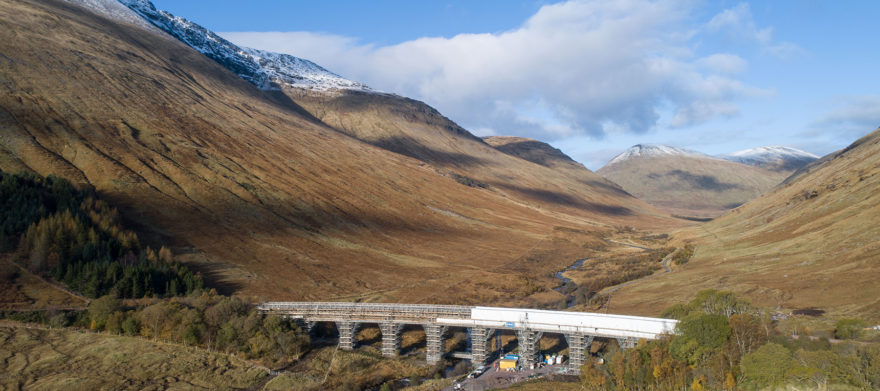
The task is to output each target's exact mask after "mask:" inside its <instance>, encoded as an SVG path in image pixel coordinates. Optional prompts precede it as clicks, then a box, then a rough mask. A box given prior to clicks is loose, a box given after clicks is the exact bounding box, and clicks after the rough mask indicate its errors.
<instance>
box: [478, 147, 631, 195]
mask: <svg viewBox="0 0 880 391" xmlns="http://www.w3.org/2000/svg"><path fill="white" fill-rule="evenodd" d="M483 141H485V142H486V143H487V144H489V145H491V146H492V147H494V148H495V149H497V150H499V151H501V152H504V153H506V154H508V155H511V156H515V157H518V158H520V159H523V160H527V161H530V162H532V163H535V164H539V165H542V166H545V167H548V168H551V169H553V170H554V171H556V172H562V173H565V174H566V175H567V176H570V177H571V178H578V180H580V181H581V183H584V184H588V185H590V186H593V187H600V188H603V189H606V190H609V191H611V192H612V193H619V194H621V195H625V196H630V195H629V193H627V192H626V191H624V190H623V189H622V188H621V187H620V186H618V185H617V184H616V183H614V182H611V181H609V180H607V179H605V178H602V177H601V176H598V175H596V174H594V173H593V172H592V171H590V169H588V168H586V167H584V165H583V164H580V163H578V162H576V161H574V159H572V158H571V157H569V156H568V155H566V154H564V153H563V152H562V151H560V150H559V149H557V148H554V147H553V146H551V145H550V144H547V143H545V142H541V141H538V140H534V139H530V138H524V137H514V136H490V137H483Z"/></svg>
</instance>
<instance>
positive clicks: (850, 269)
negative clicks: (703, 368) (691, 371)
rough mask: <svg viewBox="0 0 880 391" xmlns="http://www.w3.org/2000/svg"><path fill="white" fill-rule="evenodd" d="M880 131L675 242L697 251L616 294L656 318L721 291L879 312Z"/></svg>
mask: <svg viewBox="0 0 880 391" xmlns="http://www.w3.org/2000/svg"><path fill="white" fill-rule="evenodd" d="M878 184H880V129H878V130H876V131H874V132H872V133H870V134H868V135H867V136H865V137H862V138H861V139H859V140H857V141H856V142H854V143H853V144H851V145H850V146H848V147H847V148H844V149H842V150H840V151H838V152H835V153H832V154H829V155H827V156H825V157H822V158H821V159H819V160H815V161H813V162H812V163H810V164H808V165H807V166H805V167H802V168H801V169H800V170H798V171H797V172H796V173H795V174H793V175H791V176H790V177H789V178H788V179H786V181H785V182H784V183H782V184H780V185H779V186H777V187H775V188H773V189H771V190H770V191H768V192H767V193H765V194H764V195H763V196H761V197H759V198H757V199H755V200H752V201H751V202H749V203H747V204H745V205H743V206H741V207H739V208H737V209H735V210H733V211H730V212H729V213H726V214H725V215H723V216H721V217H719V218H717V219H715V220H714V221H711V222H709V223H706V224H702V225H700V226H697V227H695V228H693V229H688V230H685V231H683V232H680V233H679V234H678V235H677V237H678V240H682V241H685V240H687V241H691V242H692V243H694V244H696V245H697V251H696V254H695V256H694V258H692V259H691V260H690V262H688V263H687V264H686V265H684V266H683V267H681V268H679V269H677V270H675V271H674V272H673V273H668V274H664V275H662V276H658V277H657V278H654V279H651V280H645V281H644V282H637V283H634V284H631V285H629V286H627V287H625V288H622V289H620V290H619V291H617V292H616V293H615V295H616V298H617V300H620V302H623V303H626V304H625V306H626V307H627V309H628V310H630V311H633V312H636V313H655V312H656V309H657V308H664V307H666V306H667V305H671V304H673V303H679V302H683V301H686V300H687V299H688V298H689V297H693V293H694V292H695V291H697V290H700V289H718V288H721V287H723V288H724V289H729V290H732V291H735V292H736V293H737V294H740V295H743V296H745V297H747V298H748V299H749V300H750V301H751V302H752V303H754V304H756V305H759V306H764V307H775V308H781V309H782V310H783V311H785V310H791V309H798V308H819V309H821V310H823V311H827V312H828V313H829V314H830V315H831V316H833V317H851V316H854V315H856V314H859V315H860V316H862V317H863V319H870V321H871V322H872V323H871V324H877V320H878V318H877V314H880V300H878V297H880V284H877V275H878V274H880V228H878V225H877V221H880V192H878Z"/></svg>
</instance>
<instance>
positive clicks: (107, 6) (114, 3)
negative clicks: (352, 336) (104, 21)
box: [64, 0, 161, 32]
mask: <svg viewBox="0 0 880 391" xmlns="http://www.w3.org/2000/svg"><path fill="white" fill-rule="evenodd" d="M64 1H66V2H68V3H70V4H76V5H79V6H81V7H83V8H87V9H90V10H92V12H94V13H96V14H98V15H102V16H105V17H107V18H108V19H112V20H115V21H118V22H125V23H128V24H132V25H135V26H137V27H140V28H144V29H147V30H151V31H153V32H161V30H159V29H158V28H156V26H153V25H152V24H150V23H149V22H147V21H146V20H144V18H142V17H141V16H140V15H138V14H137V13H135V12H134V11H133V10H132V9H130V8H128V7H126V6H125V5H123V4H122V3H120V2H119V1H118V0H64Z"/></svg>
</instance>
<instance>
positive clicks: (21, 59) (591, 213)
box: [0, 0, 680, 302]
mask: <svg viewBox="0 0 880 391" xmlns="http://www.w3.org/2000/svg"><path fill="white" fill-rule="evenodd" d="M0 22H2V23H3V24H4V26H7V28H4V29H2V30H0V36H2V38H3V39H0V52H2V53H3V54H4V56H6V57H7V58H9V59H12V60H10V61H5V60H4V61H2V62H0V78H2V79H3V80H4V83H2V85H0V92H2V93H0V108H2V112H0V126H2V128H3V129H4V136H3V138H2V141H0V142H2V145H0V146H2V148H0V169H3V170H8V171H18V170H29V171H35V172H37V173H40V174H42V175H48V174H51V173H54V174H57V175H60V176H63V177H65V178H68V179H70V180H71V181H72V182H74V183H77V184H80V185H83V186H93V187H94V188H96V190H97V191H98V192H99V193H100V194H101V195H102V197H103V198H106V199H108V200H109V201H112V202H113V203H115V204H116V205H118V206H119V207H120V210H121V212H122V213H123V214H124V215H125V216H126V218H127V220H129V221H128V222H130V223H131V224H133V225H134V226H135V227H136V229H137V230H138V231H139V236H140V237H141V238H144V241H145V242H146V243H147V244H152V245H155V244H160V243H163V242H164V243H170V244H171V245H173V250H174V251H175V252H176V253H178V254H182V256H181V259H182V260H184V261H185V262H187V263H189V264H190V265H192V266H194V267H195V268H197V269H198V270H200V271H201V272H202V273H203V275H204V276H205V278H206V280H207V282H208V283H209V284H211V285H214V286H218V287H220V288H221V291H222V292H226V293H231V292H235V293H241V294H246V295H251V296H255V297H258V298H261V299H274V300H351V299H355V298H360V299H363V300H368V301H377V300H382V301H410V300H411V299H412V298H417V299H418V300H420V301H421V302H458V301H462V300H466V299H467V298H469V297H471V296H470V294H472V293H474V292H482V293H484V295H485V296H486V297H484V298H485V299H487V300H496V302H498V301H516V300H527V299H526V297H529V296H535V294H532V295H525V296H526V297H524V294H512V293H509V292H508V291H506V290H504V289H503V287H505V286H508V285H510V284H512V283H514V281H516V280H517V279H518V278H519V277H521V276H523V275H525V276H526V277H529V278H534V279H536V284H538V285H539V286H549V281H550V279H549V278H548V277H544V276H543V274H544V273H545V272H549V271H550V270H552V269H553V268H556V267H557V266H561V265H562V264H564V263H565V262H569V263H570V262H571V261H573V260H574V259H577V258H578V257H579V256H580V254H579V251H578V250H577V246H578V245H580V244H579V243H575V244H574V245H573V246H569V244H562V245H561V246H560V247H559V248H558V249H557V248H555V247H554V245H553V242H552V241H554V240H558V239H559V238H558V237H557V235H556V234H555V233H554V227H568V228H570V229H573V230H576V231H582V232H587V233H588V234H596V233H602V232H604V231H607V230H609V229H612V228H611V227H613V226H615V225H630V226H638V227H671V226H676V225H678V224H680V223H679V222H676V221H674V220H672V219H669V218H668V217H666V216H664V215H663V214H662V213H659V212H657V211H656V210H655V209H653V208H652V207H650V206H649V205H647V204H644V203H642V202H640V201H638V200H635V199H633V198H632V197H629V196H627V195H625V194H621V193H620V192H619V190H618V189H616V188H614V187H612V186H608V185H607V182H606V181H604V180H603V179H602V178H599V177H598V176H596V175H595V174H593V173H591V172H589V171H588V170H585V169H584V170H582V171H580V172H577V173H574V172H572V171H565V172H563V171H556V170H553V169H551V168H548V167H544V166H541V165H539V164H535V163H531V162H529V161H526V160H523V159H519V158H517V157H514V156H510V155H507V154H504V153H501V152H499V151H497V150H495V149H494V148H491V147H490V146H488V145H486V144H485V143H483V142H482V141H480V140H479V139H477V138H475V137H473V136H471V135H469V134H468V133H466V132H465V131H463V130H462V129H460V128H458V127H457V125H454V124H453V123H451V122H450V121H448V120H447V119H445V118H443V117H442V115H440V114H439V113H436V111H433V109H430V108H429V107H427V106H426V105H424V104H421V103H419V102H415V101H409V100H402V99H400V98H397V97H390V96H384V95H383V96H375V97H371V96H365V95H352V96H342V95H338V96H333V95H331V96H329V97H327V96H324V97H317V98H315V97H297V96H296V94H292V93H291V95H290V96H284V95H282V94H268V93H265V92H263V91H260V90H257V89H255V88H253V86H251V85H249V84H247V83H245V82H244V81H242V80H241V79H239V78H237V77H236V76H235V75H233V74H232V73H230V72H228V71H227V70H226V69H223V68H221V67H220V66H219V65H218V64H216V63H214V62H212V61H211V60H209V59H207V58H205V57H204V56H202V55H200V54H198V53H197V52H195V51H193V50H192V49H190V48H188V47H185V46H183V45H182V44H181V43H180V42H177V41H174V40H172V39H171V38H169V37H165V36H156V35H153V34H151V33H145V32H143V31H141V30H138V29H137V28H133V27H129V26H124V25H119V24H117V23H115V22H112V21H108V20H104V19H102V18H100V17H96V16H94V15H90V14H89V13H88V12H86V11H83V10H81V9H78V8H76V7H75V6H72V5H68V4H66V3H61V2H55V1H49V2H46V1H35V0H23V1H11V0H2V1H0ZM4 34H5V35H4ZM288 93H290V91H288ZM291 96H293V97H294V99H292V98H291ZM313 98H314V99H315V100H314V101H311V100H309V99H313ZM321 105H323V106H325V107H324V109H323V110H324V111H323V112H324V113H326V114H325V115H324V116H323V117H322V118H324V119H325V122H326V123H322V122H320V121H318V120H316V118H315V117H313V116H312V115H315V116H317V115H318V114H320V113H319V110H317V109H316V107H317V108H320V107H319V106H321ZM303 107H306V108H307V109H309V110H311V111H309V110H306V109H304V108H303ZM359 108H362V109H359ZM355 125H357V126H355ZM352 136H354V137H352ZM386 136H387V137H386ZM388 137H391V138H392V139H395V140H403V141H405V142H403V144H401V145H403V146H405V147H407V148H409V149H405V150H402V149H399V148H397V147H395V145H398V144H394V143H391V144H389V143H386V142H380V141H382V140H386V139H388ZM410 141H412V142H414V143H411V142H410ZM371 144H372V145H371ZM407 151H409V152H407ZM444 173H447V174H448V173H455V174H457V175H461V176H464V177H467V178H471V179H473V180H475V181H477V182H479V183H485V184H488V185H489V187H488V188H481V187H472V186H467V185H464V184H461V183H459V182H457V181H456V180H455V179H454V178H453V177H452V176H450V175H444ZM587 236H588V235H587ZM563 239H564V238H563ZM154 247H156V246H154ZM457 284H461V285H462V286H460V287H459V286H457ZM481 284H482V285H481ZM459 288H461V289H462V290H459ZM493 298H494V299H493ZM480 299H483V298H480ZM546 299H547V298H538V297H535V300H538V301H540V300H546ZM468 300H470V299H468ZM529 300H531V299H529Z"/></svg>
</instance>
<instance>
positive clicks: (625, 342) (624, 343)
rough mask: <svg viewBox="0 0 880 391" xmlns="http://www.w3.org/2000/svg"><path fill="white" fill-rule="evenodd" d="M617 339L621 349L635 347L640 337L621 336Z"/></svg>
mask: <svg viewBox="0 0 880 391" xmlns="http://www.w3.org/2000/svg"><path fill="white" fill-rule="evenodd" d="M615 339H616V340H617V345H618V346H620V348H621V349H629V348H634V347H636V345H638V343H639V339H638V338H631V337H621V338H615Z"/></svg>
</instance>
